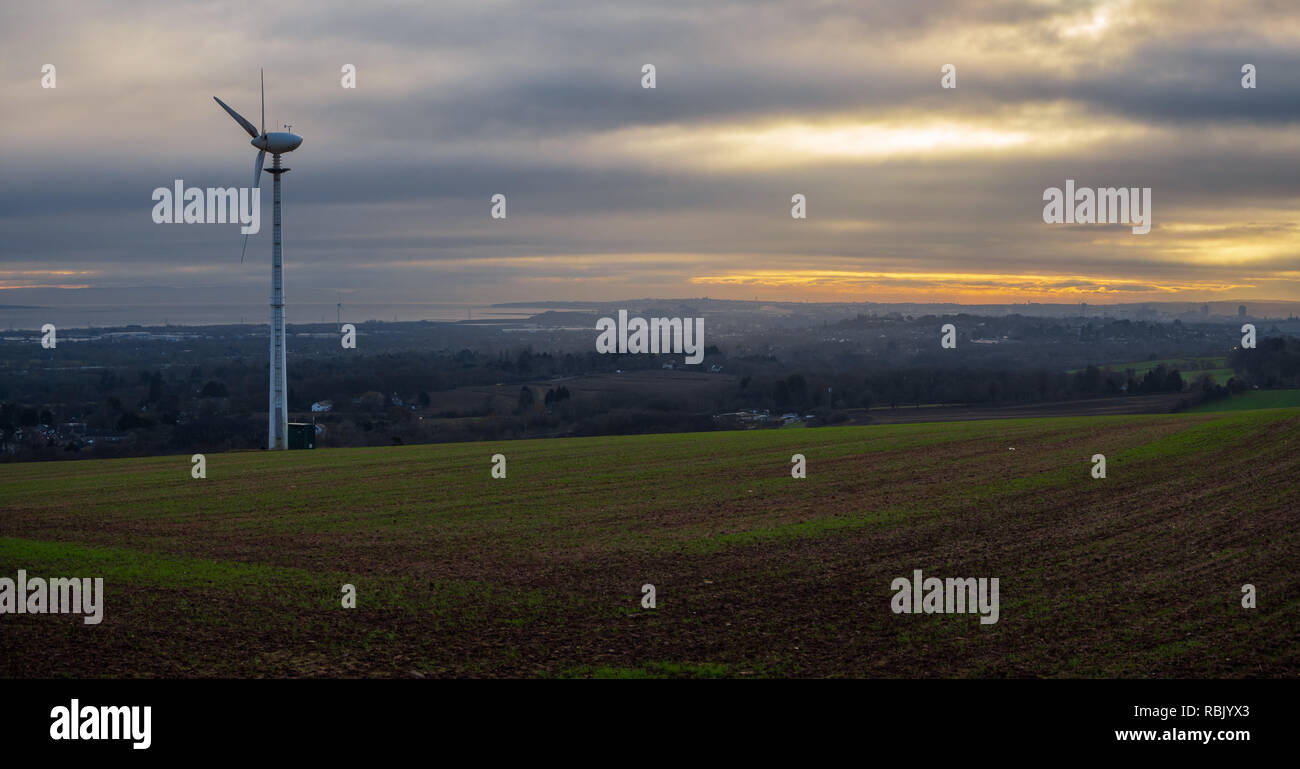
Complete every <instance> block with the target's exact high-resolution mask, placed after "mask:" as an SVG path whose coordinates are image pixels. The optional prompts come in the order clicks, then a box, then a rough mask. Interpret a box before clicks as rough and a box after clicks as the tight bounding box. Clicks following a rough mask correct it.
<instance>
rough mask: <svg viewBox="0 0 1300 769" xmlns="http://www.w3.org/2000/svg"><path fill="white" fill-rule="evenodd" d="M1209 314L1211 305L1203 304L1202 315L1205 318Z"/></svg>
mask: <svg viewBox="0 0 1300 769" xmlns="http://www.w3.org/2000/svg"><path fill="white" fill-rule="evenodd" d="M1209 314H1210V305H1208V304H1203V305H1201V317H1202V318H1204V317H1206V316H1208V315H1209Z"/></svg>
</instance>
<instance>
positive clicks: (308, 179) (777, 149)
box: [0, 0, 1300, 303]
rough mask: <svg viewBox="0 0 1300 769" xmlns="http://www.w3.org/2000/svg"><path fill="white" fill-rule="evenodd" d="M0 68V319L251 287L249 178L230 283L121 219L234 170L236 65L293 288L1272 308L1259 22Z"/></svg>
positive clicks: (835, 18)
mask: <svg viewBox="0 0 1300 769" xmlns="http://www.w3.org/2000/svg"><path fill="white" fill-rule="evenodd" d="M0 51H2V53H0V83H2V84H3V96H4V103H5V108H4V110H3V112H2V113H0V129H2V130H0V163H2V165H3V169H4V173H3V175H2V176H0V243H2V244H3V245H2V246H0V249H2V251H0V303H6V302H9V303H18V302H19V301H20V300H22V299H24V298H29V297H33V296H37V297H44V296H48V294H49V292H48V291H43V290H42V289H43V287H90V288H94V289H117V290H120V291H121V292H123V293H122V295H128V294H129V295H131V296H136V297H140V298H141V301H148V299H149V297H152V296H163V295H165V294H167V293H168V291H169V290H172V291H174V290H183V291H186V292H191V291H192V292H193V295H194V296H200V297H203V298H204V299H206V300H229V301H245V300H248V301H253V300H261V299H262V298H263V297H264V295H265V293H266V290H267V289H266V285H267V265H268V264H269V259H270V229H271V228H270V219H271V216H270V197H271V196H270V184H271V183H270V177H269V175H265V174H264V175H263V179H262V186H263V189H264V195H265V200H264V204H263V212H264V216H263V218H264V226H263V229H262V233H261V234H260V235H258V236H254V237H253V239H252V240H251V241H250V244H249V257H248V260H247V261H246V262H245V263H244V264H242V265H241V264H240V262H239V250H240V245H241V240H242V238H241V236H240V235H239V233H238V229H237V225H217V224H211V225H207V224H204V225H197V224H192V225H158V224H154V223H153V222H152V220H151V216H150V214H151V211H152V209H153V201H152V199H151V195H152V191H153V190H154V188H156V187H170V186H171V185H172V184H173V182H174V180H175V179H183V180H184V181H185V183H186V185H187V186H189V185H193V186H199V187H210V186H231V185H243V186H246V185H248V184H250V183H251V176H252V166H253V161H254V156H255V154H256V153H255V150H254V149H253V148H252V147H250V146H249V144H248V136H247V135H246V134H245V133H244V132H243V131H242V130H240V128H239V127H238V126H237V125H236V124H235V123H234V122H233V121H232V120H230V118H229V117H228V116H226V115H225V114H224V113H223V112H222V111H221V110H220V109H219V108H218V107H217V105H216V104H215V103H214V102H213V101H212V97H213V96H214V95H215V96H220V97H221V98H222V99H223V100H224V101H226V102H227V103H229V104H230V105H231V106H232V107H234V108H235V109H237V110H239V111H240V112H242V113H243V114H244V115H245V116H246V117H248V118H249V119H251V120H253V121H254V122H256V121H257V119H258V117H257V115H258V70H259V68H260V67H265V69H266V78H267V122H268V123H269V124H271V125H274V126H279V125H282V124H286V123H288V124H292V126H293V130H294V132H296V133H299V134H301V135H302V136H303V137H304V138H305V141H304V144H303V146H302V147H301V148H300V149H299V150H298V151H296V152H294V153H293V154H292V155H289V156H286V161H287V162H286V165H288V166H289V167H291V168H292V169H293V171H292V173H290V174H288V175H287V176H286V177H285V201H286V202H285V243H286V245H285V254H286V265H287V266H286V269H287V285H288V294H289V297H290V300H291V301H294V300H299V301H333V300H334V297H335V296H336V293H339V292H342V293H343V294H344V295H345V296H355V297H364V299H365V301H368V302H420V301H428V302H476V303H486V302H497V301H526V300H540V299H557V300H559V299H602V300H615V299H620V298H632V297H644V296H659V297H696V296H710V297H721V298H752V297H755V296H758V297H761V298H764V299H773V300H776V299H808V300H849V301H862V300H870V301H962V302H1010V301H1031V300H1032V301H1040V302H1079V301H1087V302H1089V303H1106V302H1126V301H1146V300H1192V301H1201V300H1227V299H1232V300H1236V299H1280V300H1300V253H1298V249H1297V245H1298V244H1300V239H1298V238H1297V235H1298V234H1300V232H1298V227H1297V222H1298V220H1300V218H1298V217H1297V214H1296V212H1297V210H1298V209H1297V206H1298V205H1300V192H1298V190H1300V186H1298V185H1300V181H1297V174H1296V170H1297V161H1298V160H1300V120H1298V118H1300V6H1297V5H1296V4H1295V3H1294V2H1290V1H1287V0H1277V1H1276V2H1267V1H1261V2H1249V1H1241V0H1235V1H1233V2H1221V3H1220V2H1204V1H1203V0H1175V1H1173V2H1110V1H1106V0H1099V1H1098V2H1087V1H1086V0H1076V1H1067V2H1055V3H1053V2H1041V1H1029V0H1007V1H1005V2H996V1H995V2H898V1H891V2H878V3H870V2H863V1H862V0H845V1H844V2H839V1H838V0H821V1H818V0H804V1H802V2H799V1H796V0H790V1H789V2H757V1H752V0H749V1H746V2H720V1H719V2H700V1H699V0H653V1H650V2H636V3H631V2H591V3H584V2H570V1H568V0H550V1H548V2H540V1H535V2H503V1H497V0H468V1H467V2H449V1H444V0H440V2H437V3H425V2H420V3H387V4H386V3H376V2H366V3H354V2H334V1H327V2H294V1H293V0H282V1H281V2H276V3H256V4H247V5H245V4H239V3H231V2H220V3H215V2H214V3H188V2H180V3H178V2H174V1H168V2H114V3H112V4H106V3H99V2H89V0H84V1H83V2H60V1H59V0H53V1H51V2H41V3H6V4H5V6H4V9H3V10H2V11H0ZM647 63H649V64H653V65H655V67H656V80H657V82H656V86H657V87H656V88H655V89H653V90H649V89H644V88H642V87H641V80H642V66H643V65H644V64H647ZM45 64H53V65H55V67H56V76H57V81H56V83H57V87H56V88H53V89H46V88H42V87H41V79H42V66H43V65H45ZM344 64H353V65H355V66H356V68H357V87H356V88H355V89H344V88H342V87H341V84H340V81H341V78H342V73H341V68H342V67H343V65H344ZM945 64H952V65H954V66H955V67H956V72H957V88H955V89H944V88H941V86H940V78H941V71H940V70H941V68H942V67H943V65H945ZM1244 64H1253V65H1255V67H1256V69H1257V78H1258V87H1257V88H1255V89H1253V90H1247V89H1243V88H1242V86H1241V79H1242V73H1241V72H1242V66H1243V65H1244ZM1067 178H1068V179H1074V180H1076V182H1077V184H1078V185H1079V186H1087V187H1112V186H1126V187H1150V188H1152V198H1153V208H1154V211H1153V215H1154V225H1153V227H1152V229H1151V232H1150V233H1149V234H1147V235H1134V234H1132V233H1131V231H1130V229H1129V227H1127V226H1123V225H1109V226H1107V225H1048V224H1044V223H1043V221H1042V213H1043V201H1042V196H1043V191H1044V189H1046V188H1047V187H1053V186H1056V187H1061V186H1064V183H1065V180H1066V179H1067ZM498 193H499V194H504V195H505V196H506V197H507V206H508V208H507V210H508V218H507V219H506V220H504V221H499V220H493V219H491V218H490V216H489V213H490V209H491V203H490V199H491V197H492V196H493V195H494V194H498ZM796 193H800V194H804V195H806V197H807V212H808V217H807V219H805V220H795V219H792V218H791V216H790V209H791V202H790V200H791V196H792V195H794V194H796ZM33 289H35V290H33ZM97 295H98V294H97Z"/></svg>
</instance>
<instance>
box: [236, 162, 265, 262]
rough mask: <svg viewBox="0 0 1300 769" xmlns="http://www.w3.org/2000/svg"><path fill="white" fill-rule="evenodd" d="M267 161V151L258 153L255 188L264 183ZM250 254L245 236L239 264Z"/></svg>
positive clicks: (254, 167)
mask: <svg viewBox="0 0 1300 769" xmlns="http://www.w3.org/2000/svg"><path fill="white" fill-rule="evenodd" d="M265 161H266V150H262V151H260V152H258V153H257V165H255V166H253V186H254V187H258V186H260V185H261V183H262V163H264V162H265ZM247 252H248V236H247V235H245V236H244V248H243V249H242V250H241V251H240V252H239V263H240V264H243V263H244V254H245V253H247Z"/></svg>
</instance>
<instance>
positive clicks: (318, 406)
mask: <svg viewBox="0 0 1300 769" xmlns="http://www.w3.org/2000/svg"><path fill="white" fill-rule="evenodd" d="M332 408H334V401H316V402H315V403H313V404H311V410H312V411H313V412H315V413H317V414H323V413H325V412H326V411H329V410H330V409H332Z"/></svg>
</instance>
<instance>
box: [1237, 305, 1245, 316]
mask: <svg viewBox="0 0 1300 769" xmlns="http://www.w3.org/2000/svg"><path fill="white" fill-rule="evenodd" d="M1237 317H1238V318H1244V317H1246V305H1244V304H1242V305H1238V306H1237Z"/></svg>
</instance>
